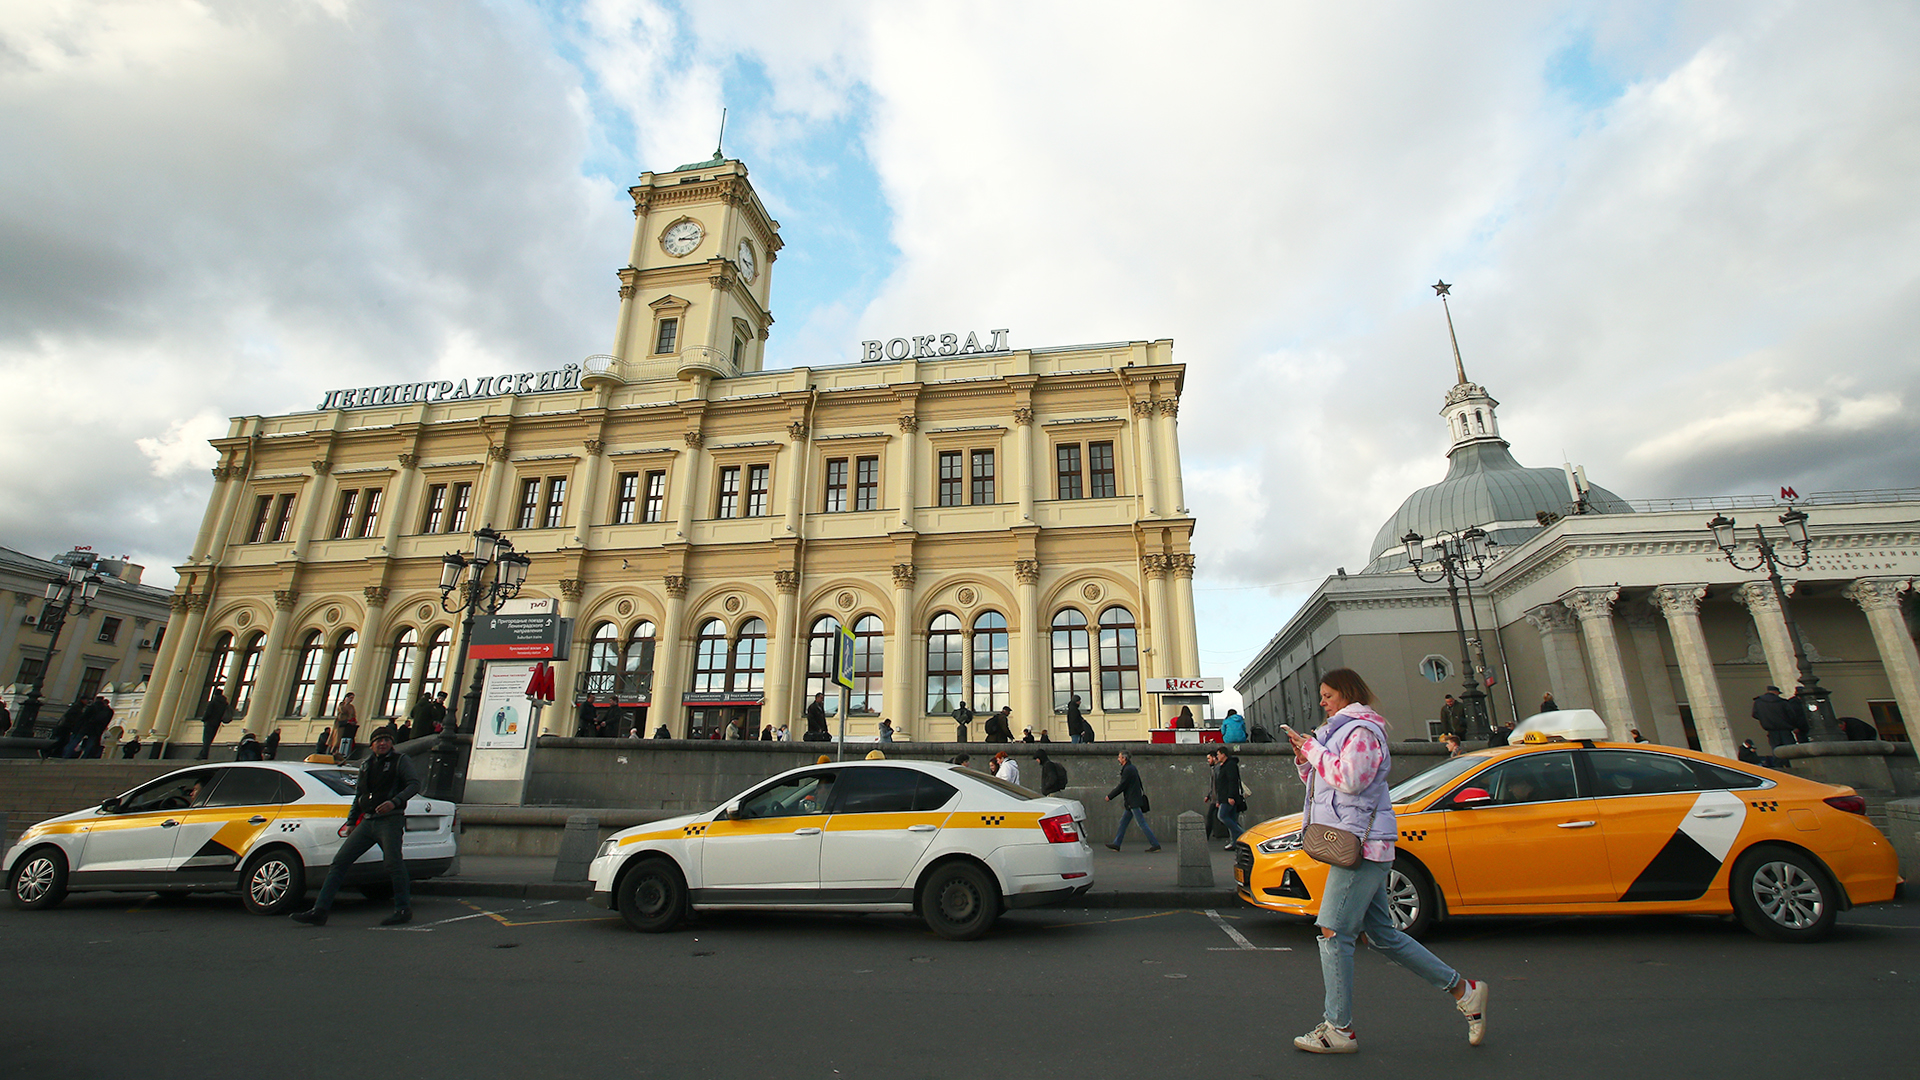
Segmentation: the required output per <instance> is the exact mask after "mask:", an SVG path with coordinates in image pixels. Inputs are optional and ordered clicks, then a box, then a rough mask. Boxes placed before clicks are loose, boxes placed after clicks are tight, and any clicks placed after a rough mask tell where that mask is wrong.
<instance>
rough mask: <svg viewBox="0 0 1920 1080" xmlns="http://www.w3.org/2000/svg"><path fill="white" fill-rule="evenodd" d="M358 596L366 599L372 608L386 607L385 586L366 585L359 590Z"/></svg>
mask: <svg viewBox="0 0 1920 1080" xmlns="http://www.w3.org/2000/svg"><path fill="white" fill-rule="evenodd" d="M360 595H361V596H364V597H366V598H367V603H368V605H370V606H372V607H386V606H387V587H386V586H385V585H368V586H366V587H364V588H362V589H361V590H360Z"/></svg>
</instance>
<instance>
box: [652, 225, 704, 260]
mask: <svg viewBox="0 0 1920 1080" xmlns="http://www.w3.org/2000/svg"><path fill="white" fill-rule="evenodd" d="M706 235H707V230H705V229H703V228H701V227H700V223H699V222H697V221H680V222H676V223H674V225H673V226H672V227H671V228H669V229H668V230H667V231H666V232H664V233H662V234H661V236H660V246H661V247H663V248H665V249H666V250H667V254H669V255H673V256H680V255H685V254H687V253H688V252H690V251H692V250H693V249H694V248H697V247H699V246H700V241H701V240H703V239H705V238H706Z"/></svg>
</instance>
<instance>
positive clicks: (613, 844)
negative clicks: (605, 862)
mask: <svg viewBox="0 0 1920 1080" xmlns="http://www.w3.org/2000/svg"><path fill="white" fill-rule="evenodd" d="M618 850H620V841H619V840H617V839H608V840H602V841H601V842H600V851H599V853H598V854H596V855H594V858H596V859H604V858H606V857H607V856H609V855H611V854H613V853H614V852H616V851H618Z"/></svg>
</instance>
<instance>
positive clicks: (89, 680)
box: [80, 667, 107, 698]
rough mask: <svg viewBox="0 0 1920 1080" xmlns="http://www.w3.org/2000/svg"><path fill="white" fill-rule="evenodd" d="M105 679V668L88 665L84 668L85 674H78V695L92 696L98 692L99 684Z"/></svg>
mask: <svg viewBox="0 0 1920 1080" xmlns="http://www.w3.org/2000/svg"><path fill="white" fill-rule="evenodd" d="M106 681H107V669H106V668H103V667H90V668H88V669H86V674H84V675H82V676H80V696H81V697H83V698H91V697H93V696H94V695H96V694H98V693H99V692H100V684H101V683H104V682H106Z"/></svg>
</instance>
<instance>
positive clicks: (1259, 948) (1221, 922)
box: [1207, 908, 1293, 952]
mask: <svg viewBox="0 0 1920 1080" xmlns="http://www.w3.org/2000/svg"><path fill="white" fill-rule="evenodd" d="M1207 918H1209V919H1212V920H1213V925H1215V926H1217V927H1219V928H1220V930H1221V931H1222V932H1223V933H1225V934H1226V935H1227V936H1228V937H1229V938H1232V939H1233V948H1231V949H1229V948H1227V947H1225V946H1223V945H1214V946H1209V947H1208V949H1207V951H1208V952H1292V951H1293V948H1292V947H1291V946H1287V945H1255V944H1254V943H1253V942H1251V941H1248V940H1247V935H1245V934H1243V933H1241V932H1240V931H1239V930H1237V929H1235V928H1234V927H1232V926H1229V925H1227V920H1225V919H1223V918H1221V917H1220V913H1219V912H1218V911H1215V910H1213V909H1212V908H1208V909H1207Z"/></svg>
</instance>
